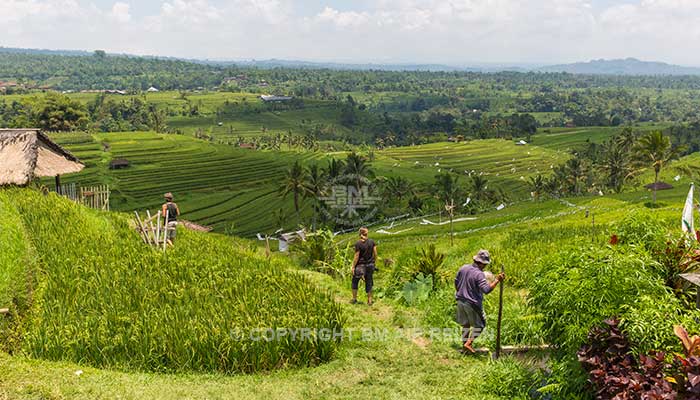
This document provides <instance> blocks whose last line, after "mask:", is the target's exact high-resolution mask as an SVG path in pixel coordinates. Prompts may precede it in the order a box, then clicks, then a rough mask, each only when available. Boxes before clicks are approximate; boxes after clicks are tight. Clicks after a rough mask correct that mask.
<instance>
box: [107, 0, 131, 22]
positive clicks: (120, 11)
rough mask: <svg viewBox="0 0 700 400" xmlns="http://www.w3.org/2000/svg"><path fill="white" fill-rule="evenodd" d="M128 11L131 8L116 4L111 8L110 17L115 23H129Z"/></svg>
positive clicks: (127, 5) (129, 15) (124, 4)
mask: <svg viewBox="0 0 700 400" xmlns="http://www.w3.org/2000/svg"><path fill="white" fill-rule="evenodd" d="M130 9H131V6H130V5H129V4H126V3H122V2H116V3H114V5H113V6H112V13H111V17H112V18H114V20H115V21H117V22H120V23H127V22H129V21H131V14H130V12H129V11H130Z"/></svg>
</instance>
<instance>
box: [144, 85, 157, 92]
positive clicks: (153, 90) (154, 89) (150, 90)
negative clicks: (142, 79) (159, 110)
mask: <svg viewBox="0 0 700 400" xmlns="http://www.w3.org/2000/svg"><path fill="white" fill-rule="evenodd" d="M146 91H147V92H148V93H156V92H160V90H158V89H157V88H154V87H153V86H151V87H149V88H148V89H146Z"/></svg>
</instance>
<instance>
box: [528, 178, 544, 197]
mask: <svg viewBox="0 0 700 400" xmlns="http://www.w3.org/2000/svg"><path fill="white" fill-rule="evenodd" d="M528 186H529V187H530V192H531V193H532V199H533V200H535V201H538V200H539V199H540V197H541V196H542V193H544V192H545V190H546V187H547V181H546V180H545V179H544V177H543V176H542V175H541V174H538V175H537V176H535V177H530V179H529V181H528Z"/></svg>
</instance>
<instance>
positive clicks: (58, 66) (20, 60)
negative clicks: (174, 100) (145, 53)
mask: <svg viewBox="0 0 700 400" xmlns="http://www.w3.org/2000/svg"><path fill="white" fill-rule="evenodd" d="M3 50H4V51H0V81H3V80H5V81H17V82H20V83H24V84H26V85H28V86H37V87H42V86H45V87H50V88H53V89H59V90H67V89H71V90H77V89H123V90H145V89H148V88H149V87H150V86H157V87H158V88H159V89H161V90H166V89H193V88H197V87H212V86H217V85H219V84H220V83H221V81H222V79H223V77H224V76H225V75H226V72H225V68H223V67H219V66H213V65H204V64H198V63H193V62H187V61H180V60H174V59H160V58H154V57H132V56H115V55H109V56H108V55H106V54H104V53H101V52H96V53H95V54H93V55H66V54H53V53H44V52H40V51H37V52H34V53H26V52H16V51H8V49H3Z"/></svg>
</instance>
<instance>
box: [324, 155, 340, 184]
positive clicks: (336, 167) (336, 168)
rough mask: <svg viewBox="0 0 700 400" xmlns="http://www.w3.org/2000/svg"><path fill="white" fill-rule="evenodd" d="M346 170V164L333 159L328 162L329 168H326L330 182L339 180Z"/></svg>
mask: <svg viewBox="0 0 700 400" xmlns="http://www.w3.org/2000/svg"><path fill="white" fill-rule="evenodd" d="M344 170H345V163H344V162H343V161H342V160H336V159H335V158H333V159H331V161H329V162H328V167H326V170H325V173H326V176H327V177H328V180H329V181H331V182H332V181H334V180H336V179H338V178H339V177H340V176H341V175H342V174H343V171H344Z"/></svg>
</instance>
